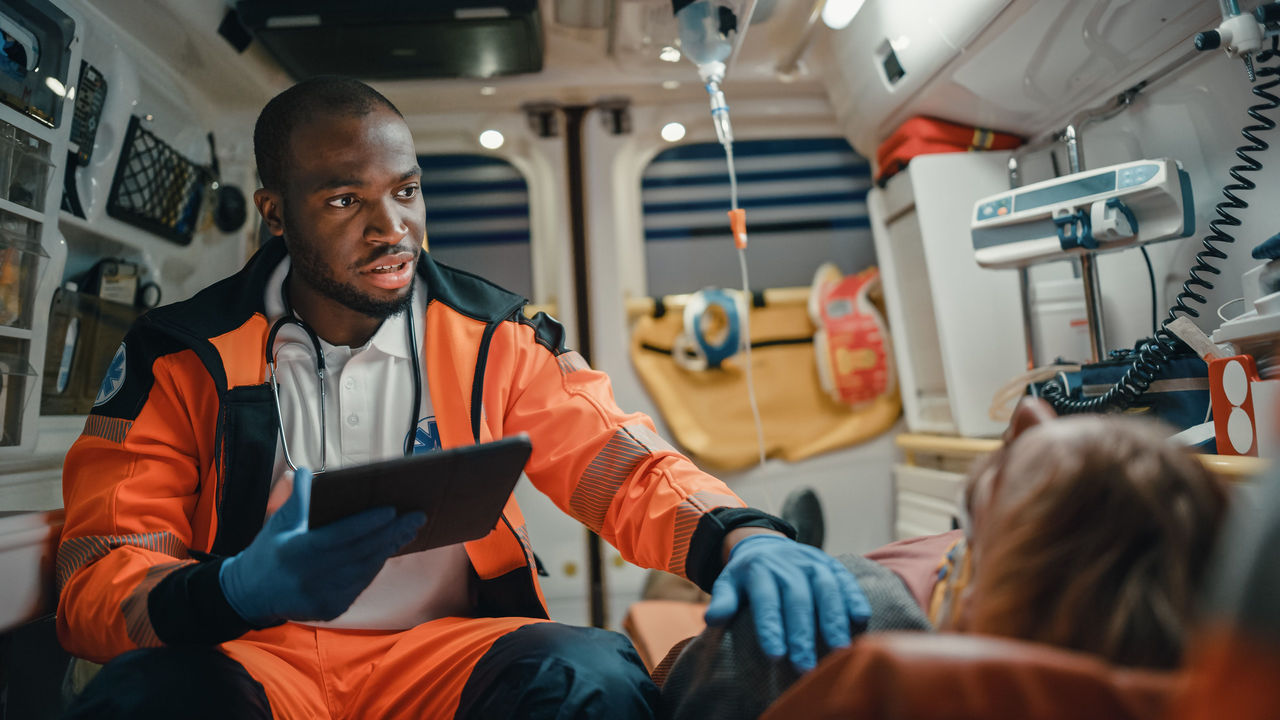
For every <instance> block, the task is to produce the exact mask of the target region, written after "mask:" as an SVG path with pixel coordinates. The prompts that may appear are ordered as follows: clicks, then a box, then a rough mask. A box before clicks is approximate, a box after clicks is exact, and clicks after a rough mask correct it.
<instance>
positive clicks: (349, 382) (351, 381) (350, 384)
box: [342, 378, 356, 390]
mask: <svg viewBox="0 0 1280 720" xmlns="http://www.w3.org/2000/svg"><path fill="white" fill-rule="evenodd" d="M355 386H356V379H355V378H347V379H346V380H343V381H342V387H344V388H346V389H348V390H352V389H354V388H355Z"/></svg>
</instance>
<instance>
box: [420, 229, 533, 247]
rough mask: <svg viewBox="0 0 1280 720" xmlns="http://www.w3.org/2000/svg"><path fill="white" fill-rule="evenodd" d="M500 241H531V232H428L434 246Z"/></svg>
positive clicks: (428, 239) (483, 243) (428, 237)
mask: <svg viewBox="0 0 1280 720" xmlns="http://www.w3.org/2000/svg"><path fill="white" fill-rule="evenodd" d="M499 243H525V244H528V243H529V233H527V232H518V231H509V232H485V233H440V234H432V233H430V232H428V233H427V244H428V245H429V246H430V247H432V248H437V247H444V246H451V245H496V244H499Z"/></svg>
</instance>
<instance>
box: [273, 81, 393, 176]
mask: <svg viewBox="0 0 1280 720" xmlns="http://www.w3.org/2000/svg"><path fill="white" fill-rule="evenodd" d="M378 108H386V109H388V110H390V111H392V112H394V113H395V114H396V115H400V117H404V116H403V115H401V114H400V111H399V110H398V109H396V106H395V105H392V104H391V101H390V100H388V99H386V98H385V97H383V95H382V93H380V92H378V91H377V90H374V89H373V88H371V87H369V86H368V85H366V84H364V83H362V82H360V81H359V80H356V79H353V78H348V77H341V76H338V75H321V76H318V77H313V78H308V79H306V80H303V81H302V82H300V83H298V84H297V85H294V86H293V87H291V88H289V89H288V90H285V91H284V92H282V93H280V94H279V95H276V96H275V97H274V98H271V101H270V102H268V103H267V105H266V107H264V108H262V112H261V113H259V114H258V122H257V124H255V125H254V128H253V155H254V160H255V161H257V163H258V176H259V177H260V178H261V179H262V186H263V187H264V188H267V189H268V190H283V189H284V179H285V172H286V166H287V164H288V162H289V160H290V158H289V147H290V140H291V139H292V137H293V133H294V131H295V130H296V129H297V128H298V126H299V125H301V124H303V123H304V122H306V121H308V120H313V119H315V118H316V117H317V116H320V115H329V116H334V115H336V116H347V117H350V116H360V115H368V114H369V113H371V112H373V111H374V110H377V109H378Z"/></svg>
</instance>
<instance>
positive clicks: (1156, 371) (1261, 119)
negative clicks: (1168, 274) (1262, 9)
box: [1040, 38, 1280, 415]
mask: <svg viewBox="0 0 1280 720" xmlns="http://www.w3.org/2000/svg"><path fill="white" fill-rule="evenodd" d="M1277 57H1280V38H1272V39H1271V48H1270V49H1269V50H1265V51H1263V52H1260V53H1258V56H1257V58H1256V63H1257V64H1256V66H1255V67H1258V69H1257V76H1258V77H1259V78H1266V77H1275V78H1276V79H1273V80H1268V81H1267V82H1264V83H1261V84H1258V85H1254V87H1253V94H1254V95H1256V96H1258V97H1259V98H1260V99H1262V100H1263V101H1264V102H1261V103H1258V104H1256V105H1253V106H1251V107H1250V108H1249V117H1251V118H1253V120H1254V122H1255V123H1256V124H1254V125H1247V126H1245V128H1244V129H1243V130H1241V131H1240V133H1241V134H1242V135H1243V136H1244V139H1245V140H1246V141H1248V143H1249V144H1248V145H1241V146H1240V147H1237V148H1236V157H1238V158H1240V163H1241V164H1239V165H1235V166H1233V167H1232V168H1231V173H1230V174H1231V179H1232V180H1233V181H1234V182H1232V183H1229V184H1228V185H1226V186H1225V187H1223V188H1222V194H1223V195H1224V196H1225V197H1226V199H1225V200H1223V201H1222V202H1220V203H1218V204H1217V206H1216V207H1215V208H1214V211H1215V212H1216V213H1217V214H1218V219H1217V220H1214V221H1213V222H1211V223H1209V231H1210V232H1209V235H1208V236H1207V237H1205V238H1204V239H1203V240H1202V241H1201V244H1202V245H1203V246H1204V250H1201V251H1200V252H1199V253H1197V254H1196V264H1195V265H1194V266H1193V267H1192V268H1191V270H1190V271H1189V272H1188V275H1189V276H1190V277H1188V279H1187V281H1186V282H1184V283H1183V284H1182V292H1180V293H1178V297H1177V299H1176V300H1175V301H1174V304H1173V307H1172V308H1170V309H1169V317H1168V318H1166V319H1165V321H1164V322H1163V323H1161V324H1160V329H1159V330H1157V331H1156V334H1155V337H1150V338H1146V339H1145V340H1142V341H1140V342H1139V346H1138V349H1137V351H1136V352H1135V353H1134V358H1133V364H1132V365H1131V366H1129V369H1128V370H1126V371H1125V373H1124V375H1123V376H1121V378H1120V379H1119V380H1118V381H1116V384H1115V385H1114V386H1112V387H1111V389H1109V390H1107V391H1106V392H1105V393H1103V394H1102V395H1099V396H1098V397H1096V398H1091V399H1088V400H1073V399H1072V398H1070V397H1068V395H1067V389H1066V388H1065V387H1063V385H1062V383H1061V382H1060V381H1059V380H1057V379H1055V380H1051V381H1049V382H1047V383H1045V385H1044V387H1043V388H1041V391H1040V393H1041V396H1042V397H1044V399H1046V400H1048V401H1049V403H1050V404H1051V405H1053V409H1054V410H1056V411H1057V412H1058V414H1059V415H1069V414H1073V413H1083V412H1119V411H1121V410H1125V409H1127V408H1130V407H1132V406H1133V404H1134V403H1135V402H1137V401H1138V399H1139V398H1140V397H1142V395H1143V393H1145V392H1146V391H1147V389H1148V388H1150V387H1151V383H1152V382H1154V381H1155V380H1156V379H1157V378H1158V377H1159V376H1160V373H1161V371H1162V370H1164V368H1165V367H1166V366H1168V364H1169V362H1170V361H1171V360H1172V359H1173V357H1174V356H1175V355H1177V354H1178V351H1179V350H1180V349H1181V348H1182V347H1184V345H1183V342H1182V341H1181V340H1180V339H1178V337H1177V336H1176V335H1174V334H1173V333H1171V332H1169V330H1168V325H1169V323H1171V322H1173V321H1174V320H1177V319H1178V315H1179V314H1180V313H1181V314H1182V315H1186V316H1188V317H1193V318H1196V317H1200V311H1199V310H1197V309H1196V308H1195V307H1193V306H1192V303H1194V304H1196V305H1204V304H1205V303H1206V302H1207V298H1206V297H1205V296H1204V295H1203V294H1202V293H1201V292H1199V290H1204V291H1209V290H1212V289H1213V282H1212V281H1210V279H1209V278H1208V277H1206V276H1207V275H1221V274H1222V271H1221V270H1219V269H1218V268H1217V267H1216V266H1215V265H1214V264H1213V261H1214V260H1225V259H1226V257H1227V253H1226V252H1224V251H1223V250H1222V248H1220V247H1218V244H1223V245H1228V244H1231V243H1234V242H1235V241H1236V240H1235V238H1234V237H1232V236H1231V234H1230V233H1228V232H1227V231H1226V230H1225V229H1224V228H1226V227H1238V226H1239V225H1240V219H1239V218H1237V217H1236V216H1235V215H1233V214H1232V211H1235V210H1243V209H1245V208H1247V207H1249V203H1248V202H1246V201H1245V200H1243V199H1242V198H1241V197H1240V196H1239V195H1237V194H1236V193H1241V192H1244V191H1247V190H1253V189H1254V188H1256V187H1257V184H1256V183H1254V182H1253V181H1252V180H1250V179H1249V178H1248V177H1247V176H1245V175H1244V173H1246V172H1249V173H1253V172H1257V171H1259V170H1261V169H1262V162H1261V161H1259V160H1258V159H1257V158H1255V157H1254V156H1253V155H1252V153H1261V152H1265V151H1266V150H1267V149H1268V148H1269V147H1271V146H1270V144H1269V143H1267V141H1265V140H1263V139H1262V138H1261V137H1259V136H1258V133H1262V132H1266V131H1268V130H1273V129H1275V127H1276V121H1275V120H1272V119H1271V118H1269V117H1267V116H1266V115H1264V114H1263V113H1264V112H1269V111H1271V110H1275V109H1276V108H1280V97H1276V96H1275V95H1273V94H1271V93H1270V92H1268V91H1269V90H1271V89H1273V88H1275V87H1276V86H1280V77H1277V76H1280V63H1276V64H1273V65H1270V66H1268V67H1260V66H1262V65H1263V64H1265V63H1268V62H1270V61H1271V60H1273V59H1275V58H1277Z"/></svg>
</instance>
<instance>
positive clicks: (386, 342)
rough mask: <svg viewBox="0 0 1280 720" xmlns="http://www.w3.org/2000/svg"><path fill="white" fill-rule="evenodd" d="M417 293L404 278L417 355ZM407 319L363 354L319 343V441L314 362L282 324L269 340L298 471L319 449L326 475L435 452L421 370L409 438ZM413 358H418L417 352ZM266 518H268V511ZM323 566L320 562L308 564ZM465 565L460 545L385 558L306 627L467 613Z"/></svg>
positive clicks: (406, 623)
mask: <svg viewBox="0 0 1280 720" xmlns="http://www.w3.org/2000/svg"><path fill="white" fill-rule="evenodd" d="M289 267H290V260H289V258H288V257H286V258H285V259H284V260H283V261H282V262H281V263H280V265H279V267H277V268H276V269H275V271H274V272H273V273H272V274H271V279H270V280H269V281H268V282H267V288H266V297H265V298H264V300H265V307H266V311H267V319H268V321H269V322H271V323H275V321H276V320H277V319H278V318H280V317H281V316H282V315H284V298H283V296H282V294H281V288H282V286H283V284H284V279H285V276H286V275H287V274H288V272H289ZM425 298H426V286H425V284H424V283H423V282H422V280H421V279H417V278H415V279H414V293H413V303H412V305H411V307H410V309H409V311H408V312H411V313H413V316H414V319H415V322H414V325H415V328H414V331H415V338H414V342H415V343H417V346H418V348H422V347H423V338H422V333H423V328H422V322H421V319H422V317H423V313H424V312H425V303H426V299H425ZM407 325H408V320H407V317H406V313H400V314H399V315H396V316H394V317H391V318H387V319H386V320H385V321H383V323H382V326H381V327H379V328H378V331H377V332H376V333H374V335H373V337H372V338H370V339H369V342H368V343H366V344H365V345H364V346H363V347H358V348H351V347H345V346H334V345H330V344H329V343H327V342H325V341H324V340H323V339H322V340H321V341H320V345H321V348H322V349H323V351H324V354H325V363H326V365H327V371H328V372H327V374H326V378H325V403H324V404H325V416H326V437H325V438H323V439H322V438H321V437H320V422H319V414H320V392H319V378H318V377H317V373H316V364H315V353H314V351H313V350H312V345H311V342H310V340H309V339H308V338H307V336H306V333H304V332H303V331H302V330H301V329H300V328H299V327H298V326H297V325H294V324H289V325H286V326H284V327H282V328H281V329H280V332H279V333H278V334H277V335H276V341H275V347H274V348H273V351H274V352H275V357H276V381H277V382H278V383H279V386H280V414H281V416H282V419H283V427H284V431H285V433H286V437H287V438H288V442H289V454H290V456H291V457H292V458H293V462H294V464H295V465H297V466H298V467H306V468H311V469H312V470H315V469H317V468H319V467H320V460H321V454H320V443H321V442H324V443H325V446H326V451H327V452H326V463H327V469H329V470H335V469H337V468H340V467H344V466H348V465H356V464H361V463H369V462H376V461H378V460H387V459H390V458H395V457H400V456H401V455H403V454H404V444H405V439H406V438H407V437H408V436H409V434H410V433H411V432H412V433H413V434H414V435H415V439H414V452H430V451H432V450H437V449H439V447H440V438H439V434H438V433H437V431H436V423H435V413H434V412H433V410H432V406H431V393H430V389H429V388H428V387H427V379H426V378H427V369H426V367H425V363H424V364H423V366H422V367H421V372H422V397H421V398H419V400H420V405H419V406H418V407H419V410H418V413H417V418H416V419H417V422H416V423H415V424H414V426H413V427H412V429H411V428H410V425H409V422H410V421H409V415H410V413H412V412H413V402H414V398H413V397H412V395H413V393H412V388H413V371H412V368H411V366H410V363H411V362H412V359H413V354H412V349H411V347H410V346H409V338H408V337H407V335H408V327H407ZM418 357H419V358H423V357H424V353H423V352H422V351H421V350H419V352H418ZM276 446H277V447H276V460H275V468H274V470H273V472H272V487H274V486H275V483H277V482H279V481H280V479H281V478H282V477H283V476H284V474H285V473H286V472H288V471H289V465H288V463H287V462H285V457H284V448H283V447H281V446H280V443H279V442H277V443H276ZM269 512H270V511H269ZM316 561H317V562H323V558H316ZM469 583H470V560H469V559H468V558H467V554H466V550H465V549H464V548H463V546H462V545H451V546H449V547H444V548H436V549H434V550H426V551H423V552H417V553H410V554H407V555H401V556H399V557H394V558H391V559H390V560H388V561H387V563H386V565H384V566H383V568H382V571H381V572H379V573H378V575H377V577H375V578H374V580H373V582H372V583H371V584H370V585H369V587H368V588H366V589H365V591H364V592H363V593H361V594H360V596H359V597H357V598H356V601H355V602H354V603H353V604H352V605H351V607H350V608H349V609H348V610H347V611H346V612H345V613H343V614H342V615H340V616H339V617H337V618H335V619H334V620H331V621H329V622H313V623H309V624H313V625H324V626H328V627H341V628H361V629H380V630H403V629H407V628H411V627H413V626H415V625H418V624H421V623H423V622H426V621H427V620H432V619H435V618H440V617H446V616H450V615H463V616H465V615H470V614H471V610H472V608H471V594H470V587H469Z"/></svg>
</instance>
